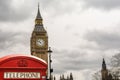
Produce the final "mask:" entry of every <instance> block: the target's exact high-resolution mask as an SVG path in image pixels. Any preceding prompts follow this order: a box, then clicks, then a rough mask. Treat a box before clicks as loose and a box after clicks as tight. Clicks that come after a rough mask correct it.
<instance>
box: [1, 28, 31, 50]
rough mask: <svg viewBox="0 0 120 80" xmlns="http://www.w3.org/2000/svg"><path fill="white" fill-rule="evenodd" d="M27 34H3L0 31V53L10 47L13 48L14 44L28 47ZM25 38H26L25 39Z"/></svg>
mask: <svg viewBox="0 0 120 80" xmlns="http://www.w3.org/2000/svg"><path fill="white" fill-rule="evenodd" d="M26 35H27V33H25V32H21V33H16V32H4V31H2V30H0V51H4V50H6V51H7V49H8V48H10V47H13V46H15V45H16V44H22V45H24V46H27V45H28V41H27V40H28V37H29V36H26ZM25 37H26V38H25Z"/></svg>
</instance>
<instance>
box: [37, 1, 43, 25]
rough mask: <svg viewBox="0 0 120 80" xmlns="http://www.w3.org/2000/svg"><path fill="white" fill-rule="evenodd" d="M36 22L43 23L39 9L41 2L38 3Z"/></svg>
mask: <svg viewBox="0 0 120 80" xmlns="http://www.w3.org/2000/svg"><path fill="white" fill-rule="evenodd" d="M35 24H39V25H41V24H42V17H41V14H40V10H39V3H38V12H37V16H36V19H35Z"/></svg>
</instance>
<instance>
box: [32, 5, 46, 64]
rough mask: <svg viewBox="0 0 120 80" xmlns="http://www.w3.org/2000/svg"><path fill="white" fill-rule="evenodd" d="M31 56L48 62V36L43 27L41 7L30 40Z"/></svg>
mask: <svg viewBox="0 0 120 80" xmlns="http://www.w3.org/2000/svg"><path fill="white" fill-rule="evenodd" d="M30 46H31V55H34V56H36V57H38V58H41V59H43V60H45V61H46V62H48V36H47V32H46V30H45V28H44V26H43V19H42V16H41V14H40V10H39V5H38V12H37V16H36V19H35V26H34V30H33V32H32V35H31V40H30Z"/></svg>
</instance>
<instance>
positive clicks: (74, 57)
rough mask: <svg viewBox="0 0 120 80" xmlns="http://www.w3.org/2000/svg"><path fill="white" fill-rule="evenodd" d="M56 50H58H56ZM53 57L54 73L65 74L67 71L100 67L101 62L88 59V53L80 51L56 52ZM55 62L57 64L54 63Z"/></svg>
mask: <svg viewBox="0 0 120 80" xmlns="http://www.w3.org/2000/svg"><path fill="white" fill-rule="evenodd" d="M55 50H56V49H55ZM54 53H55V54H54V55H53V68H54V69H55V70H54V73H64V72H66V71H69V70H70V71H71V70H73V71H77V70H82V69H83V70H84V69H88V68H91V69H92V68H93V69H94V68H96V67H98V66H99V62H98V61H99V60H98V59H96V60H91V58H87V57H88V56H87V55H88V53H87V50H86V52H83V51H81V50H80V51H79V50H60V51H58V50H56V51H54ZM54 60H55V61H56V62H54Z"/></svg>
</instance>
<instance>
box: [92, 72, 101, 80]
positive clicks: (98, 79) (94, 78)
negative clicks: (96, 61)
mask: <svg viewBox="0 0 120 80" xmlns="http://www.w3.org/2000/svg"><path fill="white" fill-rule="evenodd" d="M92 80H101V72H100V71H97V72H95V73H94V74H93V75H92Z"/></svg>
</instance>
